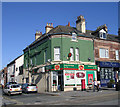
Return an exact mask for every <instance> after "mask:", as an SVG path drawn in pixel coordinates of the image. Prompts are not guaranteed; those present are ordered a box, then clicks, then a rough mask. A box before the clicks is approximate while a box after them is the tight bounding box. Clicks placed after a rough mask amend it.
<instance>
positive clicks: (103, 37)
mask: <svg viewBox="0 0 120 107" xmlns="http://www.w3.org/2000/svg"><path fill="white" fill-rule="evenodd" d="M99 37H100V38H101V39H106V38H107V35H106V32H105V31H104V30H103V29H102V30H100V31H99Z"/></svg>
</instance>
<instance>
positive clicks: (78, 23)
mask: <svg viewBox="0 0 120 107" xmlns="http://www.w3.org/2000/svg"><path fill="white" fill-rule="evenodd" d="M76 28H77V30H79V31H81V33H86V27H85V19H84V16H82V15H80V16H78V17H77V21H76Z"/></svg>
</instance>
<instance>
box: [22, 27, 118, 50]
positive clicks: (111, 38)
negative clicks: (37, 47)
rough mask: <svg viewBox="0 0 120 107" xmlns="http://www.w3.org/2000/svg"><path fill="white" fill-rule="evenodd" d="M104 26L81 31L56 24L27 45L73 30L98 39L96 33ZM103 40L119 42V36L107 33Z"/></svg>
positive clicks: (78, 33)
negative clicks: (84, 31)
mask: <svg viewBox="0 0 120 107" xmlns="http://www.w3.org/2000/svg"><path fill="white" fill-rule="evenodd" d="M105 26H106V25H103V26H100V27H98V28H97V29H96V30H95V31H92V30H86V33H81V32H80V31H78V30H77V29H76V28H75V27H71V26H68V25H66V26H62V25H59V26H56V27H55V28H53V29H52V30H50V31H49V32H48V33H47V34H46V33H44V34H43V35H42V36H41V37H40V38H38V39H37V40H35V41H34V42H33V43H31V44H30V45H29V47H31V46H32V45H34V44H36V43H37V42H39V41H41V40H43V39H44V38H47V37H48V36H50V35H56V34H69V35H71V33H72V32H75V33H76V34H77V35H78V36H82V37H88V38H95V39H100V38H99V36H97V35H96V33H97V32H99V31H100V30H101V29H102V28H105ZM97 34H98V33H97ZM104 40H109V41H115V42H120V37H118V35H112V34H108V35H107V39H104ZM26 49H27V47H26V48H25V49H24V50H26ZM24 50H23V51H24Z"/></svg>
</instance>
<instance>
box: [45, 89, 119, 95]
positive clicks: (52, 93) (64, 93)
mask: <svg viewBox="0 0 120 107" xmlns="http://www.w3.org/2000/svg"><path fill="white" fill-rule="evenodd" d="M103 90H104V91H103ZM105 90H106V91H105ZM107 90H109V91H107ZM110 91H116V88H107V87H101V91H99V92H98V93H101V92H102V93H104V94H108V93H109V92H110ZM88 92H90V94H91V93H94V92H93V90H92V89H91V90H86V91H81V90H76V91H66V92H64V91H55V92H43V93H44V94H48V95H52V96H65V95H66V94H67V95H69V96H70V95H72V93H76V94H77V95H79V94H80V95H86V96H88V95H89V94H88ZM96 92H97V91H96ZM96 92H95V93H96ZM116 92H118V91H116ZM85 93H87V94H85Z"/></svg>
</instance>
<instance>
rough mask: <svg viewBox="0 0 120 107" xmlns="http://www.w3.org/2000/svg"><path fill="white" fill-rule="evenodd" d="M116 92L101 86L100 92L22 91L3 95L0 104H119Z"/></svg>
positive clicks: (113, 89)
mask: <svg viewBox="0 0 120 107" xmlns="http://www.w3.org/2000/svg"><path fill="white" fill-rule="evenodd" d="M118 94H119V92H118V91H116V90H115V88H102V92H101V91H99V92H93V90H86V91H80V90H78V91H67V92H64V91H59V92H44V93H29V94H24V93H23V94H22V95H13V96H7V95H3V96H2V98H3V100H2V105H4V106H6V105H119V100H118V98H119V97H118V96H119V95H118ZM0 98H1V97H0Z"/></svg>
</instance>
